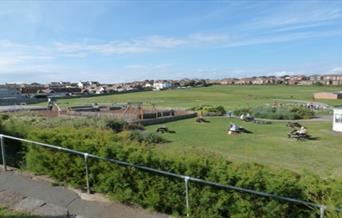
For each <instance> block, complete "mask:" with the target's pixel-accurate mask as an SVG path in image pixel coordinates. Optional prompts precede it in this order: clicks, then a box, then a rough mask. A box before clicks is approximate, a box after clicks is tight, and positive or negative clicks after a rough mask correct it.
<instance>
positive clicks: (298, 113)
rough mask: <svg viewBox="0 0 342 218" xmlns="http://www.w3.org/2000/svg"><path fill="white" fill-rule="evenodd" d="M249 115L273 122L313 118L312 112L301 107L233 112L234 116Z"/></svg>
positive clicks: (258, 108) (246, 109)
mask: <svg viewBox="0 0 342 218" xmlns="http://www.w3.org/2000/svg"><path fill="white" fill-rule="evenodd" d="M247 113H249V114H251V115H253V116H254V117H256V118H265V119H273V120H298V119H310V118H311V117H313V116H314V112H313V111H311V110H310V109H308V108H306V107H301V106H299V107H298V106H278V107H272V106H259V107H254V108H240V109H237V110H235V111H234V114H235V115H237V116H240V115H241V114H247Z"/></svg>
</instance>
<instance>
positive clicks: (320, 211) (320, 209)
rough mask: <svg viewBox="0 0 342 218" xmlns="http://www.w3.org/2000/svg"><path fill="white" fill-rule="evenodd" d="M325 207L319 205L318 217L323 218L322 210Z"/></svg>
mask: <svg viewBox="0 0 342 218" xmlns="http://www.w3.org/2000/svg"><path fill="white" fill-rule="evenodd" d="M325 209H326V207H325V206H324V205H321V206H320V207H319V214H320V216H319V217H320V218H324V211H325Z"/></svg>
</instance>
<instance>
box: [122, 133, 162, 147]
mask: <svg viewBox="0 0 342 218" xmlns="http://www.w3.org/2000/svg"><path fill="white" fill-rule="evenodd" d="M129 137H130V139H131V140H133V141H137V142H139V143H146V144H158V143H162V142H165V139H163V138H162V137H161V136H159V135H158V134H156V133H153V132H143V131H139V130H134V131H131V133H130V136H129Z"/></svg>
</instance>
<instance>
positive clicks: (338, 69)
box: [331, 67, 342, 73]
mask: <svg viewBox="0 0 342 218" xmlns="http://www.w3.org/2000/svg"><path fill="white" fill-rule="evenodd" d="M331 72H332V73H342V67H336V68H334V69H332V70H331Z"/></svg>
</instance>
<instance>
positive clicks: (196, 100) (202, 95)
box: [41, 86, 342, 109]
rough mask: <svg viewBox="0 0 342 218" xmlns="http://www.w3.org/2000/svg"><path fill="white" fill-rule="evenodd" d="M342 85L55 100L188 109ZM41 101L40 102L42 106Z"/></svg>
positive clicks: (293, 96) (307, 94)
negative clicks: (133, 103) (139, 104)
mask: <svg viewBox="0 0 342 218" xmlns="http://www.w3.org/2000/svg"><path fill="white" fill-rule="evenodd" d="M338 90H342V87H331V86H323V87H319V86H211V87H206V88H189V89H176V90H167V91H155V92H140V93H129V94H114V95H108V96H98V97H90V98H77V99H64V100H58V104H59V105H61V106H72V105H84V104H91V103H114V102H122V103H125V102H147V103H154V104H156V106H157V107H158V106H159V107H161V106H166V107H182V108H188V107H192V106H197V105H202V104H215V105H223V106H225V107H226V108H232V109H234V108H237V107H243V106H248V105H252V106H254V105H260V104H264V103H271V102H273V101H275V100H278V101H280V100H305V101H311V100H312V96H313V93H314V92H319V91H338ZM323 102H326V103H329V104H332V105H338V104H342V101H341V100H332V101H331V100H330V101H323ZM45 104H46V103H43V104H41V105H45Z"/></svg>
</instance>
